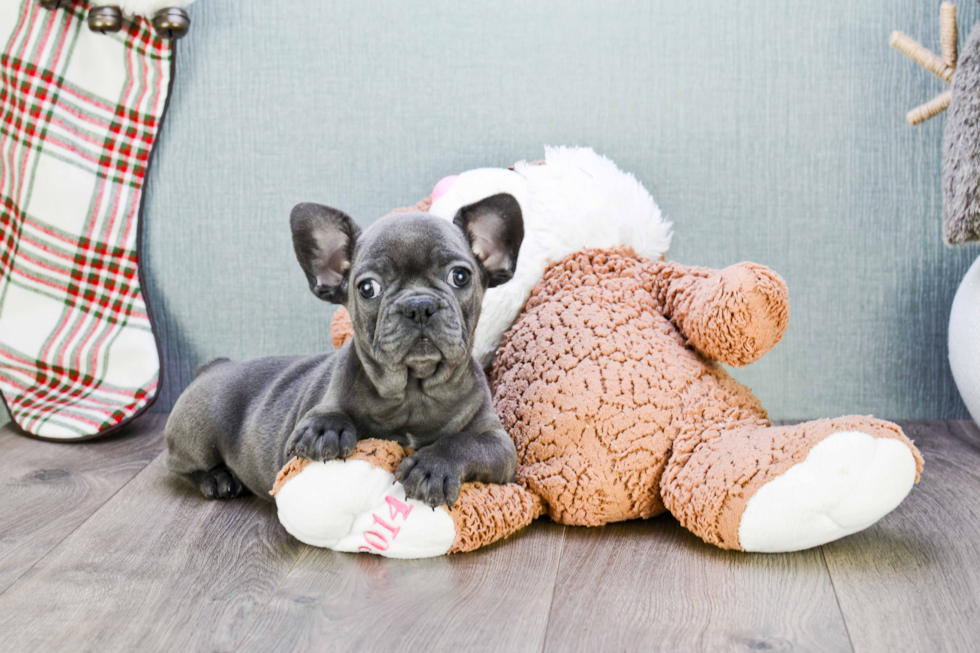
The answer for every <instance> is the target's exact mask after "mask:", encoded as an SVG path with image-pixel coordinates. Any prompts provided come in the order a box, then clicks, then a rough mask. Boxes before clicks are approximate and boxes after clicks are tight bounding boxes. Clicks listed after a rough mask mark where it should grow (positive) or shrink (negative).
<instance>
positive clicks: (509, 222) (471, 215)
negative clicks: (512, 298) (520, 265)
mask: <svg viewBox="0 0 980 653" xmlns="http://www.w3.org/2000/svg"><path fill="white" fill-rule="evenodd" d="M453 224H455V225H456V226H457V227H459V228H460V229H462V230H463V233H464V234H466V238H467V240H469V242H470V247H471V248H472V249H473V254H474V255H476V258H477V260H478V261H480V264H481V265H482V266H483V269H484V270H486V272H487V277H488V279H489V284H488V286H489V287H490V288H493V287H494V286H499V285H500V284H502V283H506V282H507V281H510V279H511V277H513V276H514V270H515V269H516V268H517V254H518V252H520V251H521V242H522V241H523V240H524V217H523V215H521V205H520V204H518V203H517V200H516V199H514V196H513V195H508V194H507V193H500V194H498V195H491V196H490V197H487V198H485V199H482V200H480V201H479V202H475V203H473V204H470V205H469V206H464V207H463V208H461V209H460V210H459V211H458V212H457V213H456V217H455V218H453Z"/></svg>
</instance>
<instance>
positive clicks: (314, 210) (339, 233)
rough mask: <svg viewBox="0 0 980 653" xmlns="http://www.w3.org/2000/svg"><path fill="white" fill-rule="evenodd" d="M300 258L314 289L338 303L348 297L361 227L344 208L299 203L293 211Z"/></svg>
mask: <svg viewBox="0 0 980 653" xmlns="http://www.w3.org/2000/svg"><path fill="white" fill-rule="evenodd" d="M289 226H290V228H291V229H292V230H293V249H294V250H295V251H296V259H297V260H298V261H299V265H300V267H301V268H303V272H305V273H306V280H307V281H308V282H309V283H310V290H312V291H313V294H314V295H316V296H317V297H319V298H320V299H322V300H324V301H327V302H332V303H334V304H343V303H344V302H346V301H347V283H348V276H349V271H350V264H351V260H352V259H353V258H354V245H355V244H356V243H357V237H358V236H360V235H361V229H360V227H358V226H357V224H355V223H354V221H353V220H351V218H350V216H349V215H347V214H346V213H344V212H343V211H338V210H337V209H332V208H330V207H329V206H324V205H323V204H313V203H312V202H306V203H303V204H297V205H296V206H295V207H294V208H293V211H292V213H290V214H289Z"/></svg>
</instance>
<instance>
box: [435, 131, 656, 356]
mask: <svg viewBox="0 0 980 653" xmlns="http://www.w3.org/2000/svg"><path fill="white" fill-rule="evenodd" d="M497 193H509V194H511V195H513V196H514V197H515V198H516V199H517V201H518V203H519V204H520V205H521V211H522V213H523V214H524V243H523V244H522V245H521V253H520V256H519V257H518V260H517V270H516V272H515V274H514V278H513V279H512V280H511V281H509V282H507V283H505V284H504V285H502V286H498V287H497V288H491V289H490V290H488V291H487V294H486V296H485V297H484V299H483V311H482V314H481V316H480V322H479V324H478V326H477V330H476V341H475V345H474V348H473V354H474V355H475V356H476V357H477V359H478V360H479V361H480V362H481V363H482V364H483V365H484V366H488V365H489V364H490V363H491V362H493V359H494V357H495V356H496V354H497V349H498V347H499V346H500V342H501V340H502V339H503V336H504V333H506V332H507V330H508V329H509V328H510V327H511V325H513V323H514V321H515V320H516V319H517V316H518V314H519V313H520V311H521V308H522V307H523V306H524V302H525V301H527V298H528V296H529V295H530V293H531V290H532V289H533V288H534V286H535V285H537V283H538V282H539V281H540V280H541V278H542V276H544V272H545V270H546V269H547V268H548V266H550V265H551V264H553V263H557V262H558V261H560V260H561V259H563V258H565V257H566V256H568V255H569V254H572V253H574V252H577V251H579V250H581V249H584V248H586V247H595V248H602V247H612V246H615V245H627V246H629V247H632V248H633V249H634V250H636V252H637V253H638V254H640V255H642V256H646V257H647V258H650V259H654V260H656V259H658V258H660V256H661V255H663V254H664V253H665V252H666V251H667V248H668V247H669V246H670V237H671V224H670V222H668V221H666V220H665V219H664V218H663V215H661V213H660V208H659V207H657V203H656V202H654V200H653V197H652V196H651V195H650V193H649V192H648V191H647V190H646V189H645V188H644V187H643V185H642V184H640V182H638V181H637V180H636V177H634V176H633V175H632V174H630V173H628V172H623V171H622V170H620V169H619V168H618V167H616V164H615V163H613V162H612V161H611V160H609V159H607V158H606V157H604V156H602V155H600V154H596V153H595V152H594V151H592V148H586V147H547V148H545V165H535V164H531V163H528V162H526V161H521V162H520V163H518V164H516V165H515V166H514V169H513V170H505V169H502V168H481V169H478V170H470V171H468V172H464V173H462V174H461V175H459V179H458V180H456V182H455V183H454V184H453V186H452V187H451V188H450V189H449V191H447V192H446V194H445V195H443V196H441V197H439V199H437V200H436V201H435V202H433V204H432V208H431V209H430V211H431V213H432V214H433V215H436V216H438V217H440V218H443V219H446V220H452V219H453V217H454V216H455V215H456V212H457V211H458V210H459V209H460V208H462V207H463V206H466V205H467V204H472V203H473V202H476V201H479V200H481V199H483V198H485V197H489V196H490V195H495V194H497Z"/></svg>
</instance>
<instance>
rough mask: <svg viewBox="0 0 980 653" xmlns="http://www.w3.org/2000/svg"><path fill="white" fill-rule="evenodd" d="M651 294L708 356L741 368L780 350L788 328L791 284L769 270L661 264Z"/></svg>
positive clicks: (653, 271) (750, 265) (651, 278)
mask: <svg viewBox="0 0 980 653" xmlns="http://www.w3.org/2000/svg"><path fill="white" fill-rule="evenodd" d="M649 284H650V291H651V293H652V294H653V296H654V298H655V300H656V301H657V302H658V303H659V304H660V310H661V311H662V312H663V314H664V316H665V317H667V319H669V320H670V321H671V322H673V323H674V325H675V326H676V327H677V329H678V330H679V331H680V332H681V335H683V336H684V338H685V339H686V340H687V341H688V342H689V343H690V344H691V345H692V346H693V347H694V348H695V349H696V350H697V351H698V352H699V353H700V354H701V355H703V356H705V357H706V358H710V359H713V360H717V361H721V362H722V363H725V364H727V365H733V366H736V367H742V366H744V365H748V364H749V363H753V362H755V361H757V360H758V359H759V358H761V357H762V356H763V355H764V354H765V353H766V352H768V351H769V350H770V349H772V348H773V347H774V346H776V343H778V342H779V340H780V339H781V338H782V337H783V333H785V332H786V326H787V325H788V324H789V300H788V298H787V294H786V284H785V283H784V282H783V280H782V278H781V277H780V276H779V275H778V274H776V273H775V272H773V271H772V270H770V269H769V268H767V267H765V266H762V265H757V264H755V263H738V264H737V265H731V266H729V267H727V268H725V269H724V270H711V269H709V268H697V267H689V266H686V265H680V264H679V263H665V262H659V263H655V264H652V265H651V266H650V275H649Z"/></svg>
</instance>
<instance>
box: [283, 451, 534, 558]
mask: <svg viewBox="0 0 980 653" xmlns="http://www.w3.org/2000/svg"><path fill="white" fill-rule="evenodd" d="M405 455H406V451H405V450H404V449H403V448H402V447H401V446H400V445H398V444H396V443H394V442H391V441H387V440H362V441H360V442H358V443H357V448H356V449H355V451H354V453H353V454H351V456H350V457H348V458H347V460H346V461H344V460H330V461H325V462H312V461H309V460H303V459H299V458H294V459H292V460H291V461H289V463H287V464H286V466H285V467H284V468H283V469H282V471H281V472H280V473H279V477H278V478H277V479H276V484H275V486H274V487H273V489H272V494H273V495H274V496H275V498H276V507H277V509H278V512H279V521H280V522H282V525H283V526H284V527H285V528H286V530H287V531H288V532H289V533H290V534H291V535H293V537H295V538H296V539H298V540H300V541H302V542H305V543H307V544H312V545H314V546H322V547H326V548H330V549H334V550H336V551H351V552H353V551H359V552H366V553H375V554H378V555H382V556H386V557H393V558H426V557H431V556H437V555H443V554H445V553H456V552H461V551H472V550H473V549H476V548H479V547H481V546H485V545H487V544H490V543H491V542H494V541H496V540H499V539H501V538H504V537H507V536H509V535H511V534H513V533H514V532H516V531H518V530H520V529H521V528H524V526H526V525H527V524H529V523H530V522H531V521H532V520H534V519H535V518H537V517H538V516H539V515H541V514H542V512H543V507H542V504H541V500H540V499H539V498H538V497H537V496H535V495H534V494H532V493H531V492H529V491H527V490H525V489H524V488H523V487H521V486H519V485H517V484H515V483H509V484H507V485H484V484H482V483H464V484H463V487H462V489H461V490H460V494H459V498H458V499H457V500H456V503H455V504H453V506H452V508H450V509H447V508H445V507H444V506H439V507H438V508H435V509H432V508H430V507H429V506H427V505H425V504H423V503H421V502H419V501H416V500H414V499H409V498H407V497H406V495H405V489H404V487H403V486H402V484H401V483H398V482H396V481H395V475H394V472H395V469H397V467H398V464H399V463H400V462H401V460H402V459H403V458H404V457H405Z"/></svg>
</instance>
